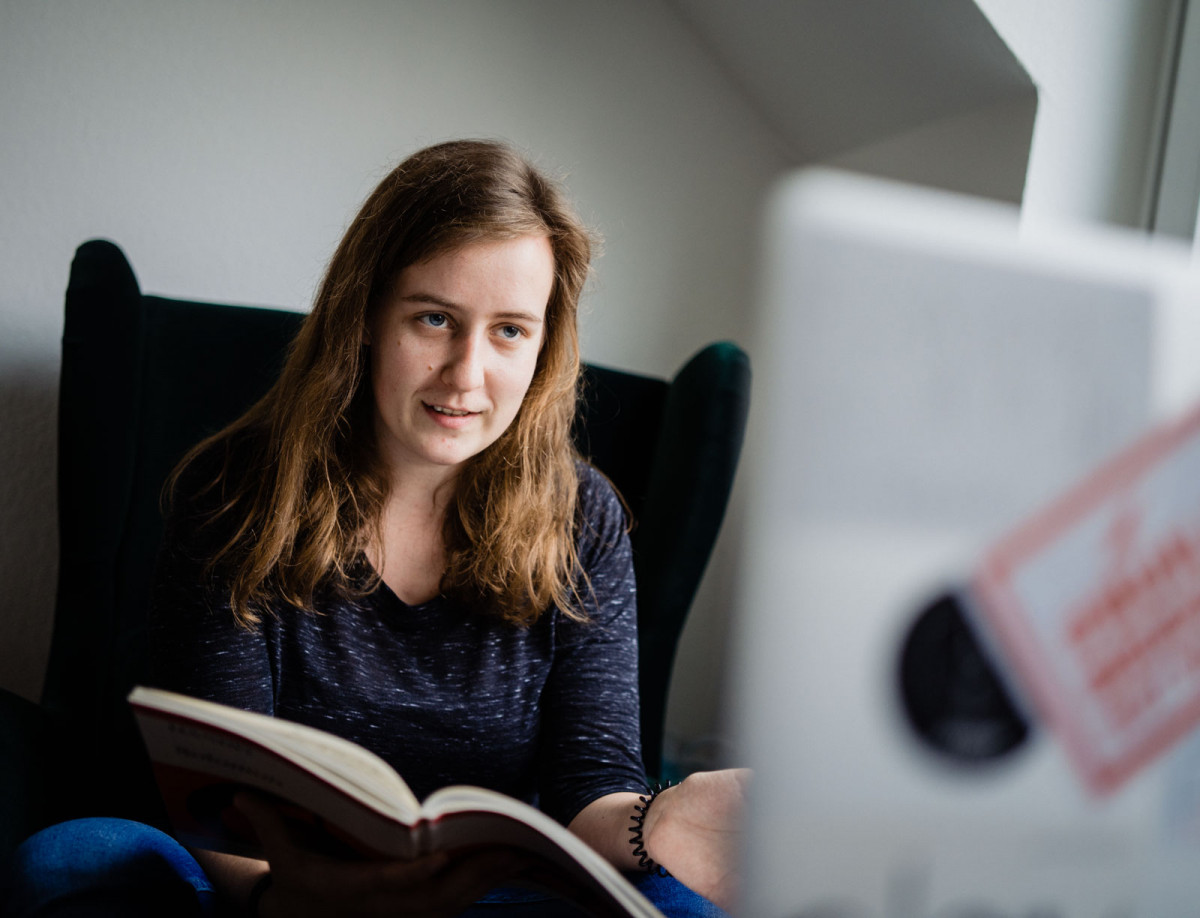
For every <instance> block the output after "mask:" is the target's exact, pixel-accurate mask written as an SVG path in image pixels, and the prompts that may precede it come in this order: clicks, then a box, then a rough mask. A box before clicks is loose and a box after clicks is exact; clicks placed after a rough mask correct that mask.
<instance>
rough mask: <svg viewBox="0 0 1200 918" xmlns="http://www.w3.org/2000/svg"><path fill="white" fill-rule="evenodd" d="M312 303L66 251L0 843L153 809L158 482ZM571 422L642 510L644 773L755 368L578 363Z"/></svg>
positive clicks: (725, 363)
mask: <svg viewBox="0 0 1200 918" xmlns="http://www.w3.org/2000/svg"><path fill="white" fill-rule="evenodd" d="M302 319H303V315H302V314H300V313H296V312H288V311H284V310H278V309H263V308H252V307H245V306H229V305H218V304H212V303H196V302H188V301H184V300H177V299H167V298H164V297H157V296H149V295H143V294H142V293H141V291H140V290H139V287H138V283H137V279H136V277H135V276H134V273H133V270H132V269H131V268H130V266H129V263H128V261H127V260H126V258H125V256H124V254H123V253H122V252H121V250H120V249H119V248H118V247H117V246H116V245H114V244H113V243H111V242H107V241H104V240H93V241H91V242H87V243H85V244H84V245H82V246H80V248H79V249H78V251H77V252H76V255H75V260H74V262H73V264H72V267H71V277H70V282H69V286H68V289H67V297H66V320H65V325H64V332H63V363H62V378H61V388H60V396H59V468H58V487H59V532H60V535H59V544H60V566H59V579H58V597H57V604H56V609H55V622H54V633H53V640H52V646H51V652H50V661H49V666H48V669H47V674H46V681H45V688H44V691H43V697H42V704H41V705H40V706H38V705H33V704H31V703H29V702H27V701H25V700H24V699H20V698H16V697H15V696H12V695H11V694H10V693H4V692H0V781H3V782H4V786H5V787H6V789H17V788H20V789H22V792H21V793H16V792H15V790H10V791H8V792H6V794H5V795H3V796H4V797H5V798H6V799H5V802H4V803H3V805H2V806H0V854H3V853H4V852H5V851H6V850H8V849H9V848H11V847H12V846H13V845H15V844H16V842H17V841H19V840H20V839H21V838H23V837H24V836H25V835H27V834H28V833H29V832H30V831H32V830H34V829H36V828H39V827H40V826H41V825H45V824H47V823H49V822H51V821H53V820H55V819H59V818H65V817H66V816H68V815H122V816H130V817H133V818H138V819H142V820H145V821H148V822H151V823H156V824H161V819H160V813H159V812H158V808H157V801H156V799H155V798H154V796H153V794H152V793H148V789H149V788H150V787H151V784H150V782H149V780H148V773H147V765H146V763H145V760H144V756H143V754H142V752H141V749H140V744H139V743H138V742H137V741H136V737H135V734H134V730H133V722H132V717H131V716H130V713H129V711H128V706H127V705H126V704H125V702H124V697H125V695H126V693H127V692H128V690H129V688H130V687H131V686H132V685H134V684H136V683H137V682H138V681H139V680H140V679H141V678H142V674H143V670H144V666H145V657H146V607H147V602H148V591H149V582H150V575H151V571H152V568H153V563H154V558H155V554H156V551H157V547H158V543H159V540H160V538H161V533H162V520H161V515H160V512H159V502H160V493H161V489H162V484H163V481H164V480H165V478H166V476H167V474H168V473H169V471H170V469H171V468H172V467H173V466H174V464H175V463H176V462H177V461H178V459H179V458H180V457H181V456H182V454H183V453H184V452H185V451H186V449H187V448H188V447H189V446H191V445H192V444H194V443H195V442H197V441H198V440H199V439H200V438H201V437H203V436H204V435H206V434H208V433H211V432H213V431H215V430H218V429H220V428H221V427H222V426H223V425H224V424H225V423H227V422H228V421H230V420H232V419H233V418H234V417H236V416H237V415H238V414H239V413H241V411H243V410H244V409H245V408H246V407H248V406H249V405H250V404H252V403H253V402H254V401H255V400H256V399H257V398H258V397H259V396H260V395H262V394H263V393H264V392H265V391H266V390H267V388H268V387H269V386H270V384H271V382H272V381H273V380H274V378H275V377H276V376H277V374H278V371H279V368H280V366H281V365H282V361H283V359H284V355H285V353H286V349H287V346H288V342H289V341H290V340H291V339H292V337H293V336H294V334H295V332H296V330H297V329H298V327H299V324H300V322H301V320H302ZM583 395H584V397H583V399H582V401H581V404H580V412H579V415H578V417H577V423H576V427H575V435H576V439H577V442H579V444H580V448H581V450H582V451H583V452H584V454H585V455H587V456H589V457H590V458H591V459H592V460H593V461H594V462H595V463H596V465H597V466H598V467H599V468H600V469H601V470H602V471H604V472H605V473H606V474H607V475H608V476H609V477H610V478H611V479H612V480H613V481H614V483H615V484H616V485H617V487H618V488H619V489H620V491H621V492H622V494H623V495H624V497H625V498H626V500H627V501H628V503H629V506H630V508H631V510H632V511H633V514H634V517H635V520H636V525H635V528H634V530H633V533H632V540H633V545H634V563H635V568H636V573H637V582H638V599H639V632H640V638H641V642H642V643H641V689H642V718H643V743H644V747H645V750H644V751H645V760H646V767H647V773H648V774H651V775H656V774H657V773H658V771H659V769H660V765H661V758H660V756H661V749H662V728H663V717H664V712H665V705H666V692H667V685H668V682H669V679H670V672H671V667H672V664H673V660H674V654H675V646H676V642H677V640H678V637H679V633H680V631H681V630H682V627H683V623H684V620H685V618H686V615H687V610H688V607H689V606H690V604H691V601H692V598H693V597H694V595H695V592H696V589H697V587H698V585H699V580H700V576H701V574H702V573H703V570H704V567H705V565H706V563H707V561H708V557H709V553H710V552H711V549H712V545H713V542H714V540H715V538H716V534H717V530H718V528H719V526H720V523H721V519H722V516H723V514H724V511H725V506H726V503H727V499H728V495H729V489H730V487H731V484H732V480H733V474H734V469H735V467H736V464H737V458H738V454H739V451H740V448H741V443H742V434H743V431H744V427H745V421H746V413H747V408H748V397H749V366H748V361H747V359H746V356H745V354H744V353H743V352H742V351H741V350H740V349H738V348H737V347H736V346H735V345H732V344H727V343H720V344H715V345H710V346H709V347H708V348H706V349H704V350H703V351H701V352H700V353H699V354H698V355H697V356H696V357H695V358H693V359H692V360H691V361H690V362H689V363H688V364H687V365H686V366H685V367H684V368H683V370H681V371H680V373H679V374H678V375H677V377H676V378H675V379H674V380H673V381H671V382H668V381H666V380H661V379H656V378H652V377H648V376H643V375H639V374H634V373H626V372H622V371H618V370H613V369H607V368H603V367H595V366H588V367H586V368H585V379H584V386H583Z"/></svg>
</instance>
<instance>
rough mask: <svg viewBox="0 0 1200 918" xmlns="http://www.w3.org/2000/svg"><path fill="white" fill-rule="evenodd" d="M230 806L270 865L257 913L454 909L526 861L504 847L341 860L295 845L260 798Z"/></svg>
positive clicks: (435, 912) (301, 916) (302, 916)
mask: <svg viewBox="0 0 1200 918" xmlns="http://www.w3.org/2000/svg"><path fill="white" fill-rule="evenodd" d="M234 805H235V806H236V807H237V808H238V809H239V810H240V811H241V812H242V813H243V814H244V815H245V816H246V818H247V819H248V820H249V821H250V824H251V825H252V826H253V827H254V831H255V832H256V833H257V834H258V837H259V840H260V841H261V842H262V845H263V848H264V849H265V850H266V855H267V860H268V861H269V862H270V865H271V878H272V883H271V886H270V888H269V889H268V890H267V891H266V893H265V894H264V895H263V897H262V898H261V899H260V900H259V908H258V913H259V915H261V916H262V918H276V916H288V918H293V916H294V918H310V916H311V918H318V916H330V915H337V916H343V915H345V916H351V915H355V916H357V915H362V916H371V915H429V916H441V915H457V914H458V913H459V912H461V911H463V909H465V908H467V907H468V906H469V905H471V903H473V902H475V901H476V900H477V899H479V897H480V896H482V895H483V894H485V893H486V892H487V891H488V890H490V889H493V888H494V887H496V886H498V885H500V884H502V883H503V882H504V881H505V880H507V879H509V878H510V877H512V876H513V875H514V874H516V873H518V872H519V871H520V870H521V869H522V868H523V867H525V866H526V865H527V860H526V859H525V858H524V857H522V856H521V855H520V854H519V853H517V852H516V851H513V850H509V849H505V848H488V849H482V850H479V851H473V852H471V853H469V854H462V855H449V854H446V853H439V854H432V855H429V856H427V857H423V858H418V859H417V860H413V861H341V860H337V859H334V858H330V857H326V856H324V855H320V854H314V853H313V852H311V851H308V850H305V849H304V848H302V847H300V846H298V845H297V844H296V842H295V840H294V838H293V837H292V834H291V832H290V831H289V829H288V826H287V824H286V823H285V822H284V820H283V818H282V817H281V816H280V815H279V813H278V812H276V810H275V808H274V807H273V806H272V805H271V804H270V803H268V802H266V801H265V800H263V799H261V798H258V797H255V796H253V795H250V794H242V795H239V796H238V797H237V798H236V800H235V803H234Z"/></svg>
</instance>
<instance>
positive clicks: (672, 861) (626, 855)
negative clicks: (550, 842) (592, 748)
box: [569, 769, 749, 908]
mask: <svg viewBox="0 0 1200 918" xmlns="http://www.w3.org/2000/svg"><path fill="white" fill-rule="evenodd" d="M748 778H749V772H747V771H745V770H744V769H729V770H725V771H710V772H698V773H697V774H694V775H690V776H688V777H687V778H685V779H684V780H683V782H682V783H680V784H679V785H677V786H675V787H670V788H667V789H666V790H664V791H662V792H661V793H660V794H659V795H658V796H657V797H655V798H654V802H653V804H652V805H651V806H650V809H649V810H648V811H647V813H646V818H645V822H644V823H643V825H642V838H643V844H644V846H645V850H646V854H647V855H648V856H649V857H650V858H651V860H653V861H654V862H655V863H656V864H658V865H660V866H662V867H664V868H666V869H667V870H669V871H671V873H672V874H673V875H674V876H675V877H677V878H678V879H679V881H680V882H682V883H683V884H684V885H685V886H688V887H689V888H691V889H693V890H695V891H696V892H698V893H700V895H702V896H705V897H706V898H708V899H711V900H712V901H713V902H715V903H717V905H720V906H721V907H723V908H729V907H730V906H732V905H733V904H735V903H734V900H735V897H736V895H737V879H738V875H739V864H738V856H739V854H740V847H741V821H742V811H743V807H744V803H745V788H746V782H747V780H748ZM640 805H641V802H640V798H639V795H638V794H631V793H620V794H608V795H606V796H604V797H600V798H599V799H597V800H593V801H592V802H591V803H589V804H588V805H587V806H586V807H584V808H583V810H581V811H580V813H579V815H577V816H576V817H575V818H574V819H573V820H572V821H571V824H570V826H569V828H570V829H571V831H572V832H574V833H575V834H576V835H578V836H579V837H580V838H582V839H583V840H584V841H586V842H588V844H590V845H591V846H592V847H593V848H595V849H596V850H597V851H598V852H599V853H600V854H602V855H604V857H606V858H608V860H610V861H612V862H613V863H614V864H615V865H616V866H618V867H620V868H621V869H623V870H631V869H636V868H637V867H638V858H637V857H635V856H634V854H633V845H632V844H631V842H630V839H631V838H632V837H633V833H631V832H630V831H629V829H630V827H631V826H632V825H633V824H634V823H633V817H634V815H635V814H636V812H637V811H636V810H635V809H634V807H635V806H640Z"/></svg>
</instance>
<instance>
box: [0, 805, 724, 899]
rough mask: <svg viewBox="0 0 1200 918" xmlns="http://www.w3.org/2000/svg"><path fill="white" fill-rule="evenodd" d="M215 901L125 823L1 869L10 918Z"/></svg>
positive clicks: (654, 890)
mask: <svg viewBox="0 0 1200 918" xmlns="http://www.w3.org/2000/svg"><path fill="white" fill-rule="evenodd" d="M632 879H633V882H634V883H635V884H636V885H637V887H638V889H639V890H641V892H642V894H643V895H644V896H646V898H647V899H649V900H650V901H651V902H653V903H654V905H655V906H657V907H658V909H659V910H660V911H661V912H662V913H663V914H664V915H666V916H667V918H726V916H725V913H724V912H723V911H721V910H720V909H719V908H717V906H715V905H713V904H712V903H711V902H709V901H708V900H707V899H704V898H702V897H701V896H698V895H697V894H696V893H694V892H692V891H691V890H690V889H688V888H687V887H686V886H684V885H683V884H682V883H680V882H678V881H677V880H674V879H671V878H663V877H659V876H656V875H652V874H638V875H636V876H634V877H633V878H632ZM217 914H219V910H218V903H217V897H216V894H215V893H214V891H213V888H212V884H211V883H209V881H208V877H207V876H205V874H204V871H203V870H201V869H200V865H199V864H197V863H196V861H195V860H194V859H193V858H192V856H191V855H190V854H188V852H187V851H186V850H185V849H184V848H183V847H182V846H180V845H179V843H178V842H176V841H175V840H174V839H173V838H171V837H170V836H169V835H164V834H163V833H162V832H160V831H158V830H157V829H153V828H151V827H150V826H146V825H142V824H141V823H138V822H130V821H128V820H124V819H101V818H95V819H76V820H73V821H71V822H64V823H60V824H59V825H56V826H51V827H50V828H48V829H43V830H42V831H41V832H38V833H37V834H36V835H34V836H32V837H31V838H28V839H26V840H25V841H24V842H23V843H22V844H21V845H20V846H19V847H18V848H17V850H16V851H15V852H14V853H13V856H12V857H11V859H10V860H9V861H8V863H7V864H4V865H0V915H4V916H7V918H51V916H53V918H84V916H87V918H116V916H121V918H143V916H144V918H150V916H154V918H159V916H165V915H169V916H180V918H191V916H214V915H217ZM464 914H465V915H466V916H469V918H516V916H520V918H578V916H579V915H580V913H579V911H578V910H576V909H575V908H573V907H572V906H570V905H569V904H568V903H565V902H563V901H561V900H558V899H550V898H546V897H545V896H540V895H538V894H536V893H529V892H527V891H524V890H516V889H514V890H496V891H495V892H494V893H492V894H491V895H489V896H487V897H486V898H485V899H484V900H482V901H481V902H479V903H478V904H476V905H474V906H472V907H471V908H470V909H468V910H467V911H466V912H465V913H464Z"/></svg>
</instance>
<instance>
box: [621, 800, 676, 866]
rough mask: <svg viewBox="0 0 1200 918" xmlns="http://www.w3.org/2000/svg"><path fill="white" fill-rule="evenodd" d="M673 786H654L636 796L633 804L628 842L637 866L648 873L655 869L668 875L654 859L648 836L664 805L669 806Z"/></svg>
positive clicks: (651, 832)
mask: <svg viewBox="0 0 1200 918" xmlns="http://www.w3.org/2000/svg"><path fill="white" fill-rule="evenodd" d="M673 790H674V788H673V787H672V786H671V785H670V784H668V785H667V786H666V787H662V786H660V785H658V786H655V787H654V788H653V789H651V790H650V791H648V792H647V793H646V794H644V795H641V796H639V797H638V803H636V804H634V814H633V823H632V825H631V826H630V829H629V831H630V833H631V837H630V840H629V842H630V844H631V845H632V846H633V854H634V857H636V858H637V859H638V866H639V867H641V868H642V869H643V870H646V871H648V872H650V873H653V872H655V871H657V872H658V873H660V874H662V875H663V876H670V873H669V871H668V870H667V869H666V867H664V866H663V865H662V864H661V863H660V862H659V861H657V860H655V859H654V856H653V855H652V854H651V853H650V852H651V844H652V842H651V840H650V836H651V835H652V834H653V830H654V827H655V826H656V825H657V824H658V822H659V819H660V818H661V816H662V813H663V809H664V807H669V806H670V796H671V792H672V791H673Z"/></svg>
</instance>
